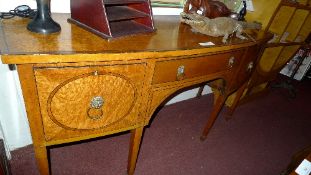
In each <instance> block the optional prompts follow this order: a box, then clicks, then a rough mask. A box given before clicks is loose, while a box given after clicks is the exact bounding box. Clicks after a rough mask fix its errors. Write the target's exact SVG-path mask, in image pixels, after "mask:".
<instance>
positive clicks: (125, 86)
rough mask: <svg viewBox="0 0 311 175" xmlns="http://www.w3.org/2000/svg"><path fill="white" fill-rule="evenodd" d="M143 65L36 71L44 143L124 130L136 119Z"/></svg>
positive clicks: (139, 119) (60, 68)
mask: <svg viewBox="0 0 311 175" xmlns="http://www.w3.org/2000/svg"><path fill="white" fill-rule="evenodd" d="M144 72H145V65H144V64H132V65H114V66H90V67H55V68H37V69H35V76H36V82H37V89H38V96H39V102H40V108H41V115H42V121H43V126H44V132H45V137H46V140H47V141H51V140H59V139H69V138H73V137H80V136H85V135H89V134H98V133H105V132H113V131H114V130H122V129H124V130H126V128H130V127H131V126H133V125H135V124H137V123H140V122H143V119H141V118H139V117H137V116H139V109H140V103H141V94H140V93H141V91H142V88H143V82H144V81H143V78H144Z"/></svg>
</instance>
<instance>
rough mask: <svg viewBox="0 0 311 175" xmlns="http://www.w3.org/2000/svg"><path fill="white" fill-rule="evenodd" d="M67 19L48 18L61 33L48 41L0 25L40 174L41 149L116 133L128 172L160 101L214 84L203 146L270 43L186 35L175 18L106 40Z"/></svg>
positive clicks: (0, 45)
mask: <svg viewBox="0 0 311 175" xmlns="http://www.w3.org/2000/svg"><path fill="white" fill-rule="evenodd" d="M68 18H69V14H53V19H55V20H56V21H57V22H58V23H59V24H60V25H61V27H62V30H61V32H59V33H56V34H50V35H40V34H36V33H31V32H29V31H27V30H26V25H27V23H28V22H29V21H28V19H22V18H13V19H9V20H2V21H1V24H0V50H1V59H2V62H3V63H4V64H15V65H17V70H18V74H19V78H20V83H21V87H22V91H23V96H24V101H25V105H26V111H27V116H28V120H29V125H30V129H31V134H32V139H33V146H34V150H35V156H36V160H37V163H38V167H39V171H40V173H41V174H44V175H46V174H49V173H51V172H50V170H49V158H48V155H47V149H48V148H49V146H52V145H57V144H63V143H68V142H74V141H79V140H85V139H90V138H95V137H100V136H105V135H109V134H114V133H119V132H123V131H131V139H130V148H129V158H128V174H130V175H132V174H134V169H135V164H136V160H137V156H138V152H139V147H140V142H141V137H142V133H143V130H144V126H146V125H148V124H149V122H150V119H151V117H152V115H153V113H154V111H155V110H156V109H157V108H158V107H159V106H160V105H161V103H163V102H164V101H165V100H166V99H167V98H169V97H170V96H171V95H172V94H174V93H175V92H176V91H179V90H182V89H184V88H186V87H191V86H194V85H198V84H202V83H205V82H210V81H213V80H217V81H214V82H216V83H214V85H215V86H217V88H218V90H219V92H220V95H218V96H217V97H215V99H214V104H213V107H212V112H211V114H210V116H206V121H202V122H206V125H205V128H204V129H203V133H202V136H201V139H202V140H204V139H205V138H206V136H207V134H208V132H209V130H210V129H211V127H212V125H213V123H214V121H215V120H216V118H217V115H218V113H219V111H220V110H221V108H222V107H223V104H224V102H225V100H226V98H227V97H228V95H230V94H232V93H233V92H236V91H237V92H243V91H244V88H245V87H246V83H247V80H248V78H249V77H250V75H251V73H252V70H253V67H254V66H255V64H256V62H257V57H258V55H259V53H260V52H261V50H262V47H263V45H264V44H265V43H266V42H267V40H268V39H270V37H271V36H269V35H266V34H264V33H263V32H261V31H251V30H250V31H246V32H247V33H248V34H247V35H245V36H246V37H248V39H247V40H241V39H238V38H236V37H234V36H232V37H230V38H229V39H228V42H227V43H226V44H224V43H222V38H221V37H219V38H215V37H210V36H206V35H202V34H199V33H193V32H192V31H191V28H190V27H189V26H188V25H185V24H182V23H180V22H179V17H178V16H154V20H155V26H156V29H157V30H156V31H155V32H154V33H148V34H139V35H133V36H126V37H122V38H118V39H115V40H109V41H108V40H105V39H102V38H100V37H98V36H96V35H94V34H92V33H90V32H88V31H86V30H84V29H82V28H80V27H78V26H76V25H74V24H70V23H68V22H67V19H68ZM207 42H210V44H208V45H207V46H202V43H203V44H206V43H207ZM200 43H201V44H200ZM198 135H199V133H198Z"/></svg>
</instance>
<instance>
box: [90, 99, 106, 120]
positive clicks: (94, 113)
mask: <svg viewBox="0 0 311 175" xmlns="http://www.w3.org/2000/svg"><path fill="white" fill-rule="evenodd" d="M103 105H104V99H103V97H100V96H96V97H93V98H92V100H91V103H90V107H89V109H88V110H87V115H88V117H89V118H90V119H93V120H97V119H100V118H102V116H103V110H102V109H101V108H102V107H103Z"/></svg>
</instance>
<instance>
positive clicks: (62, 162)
mask: <svg viewBox="0 0 311 175" xmlns="http://www.w3.org/2000/svg"><path fill="white" fill-rule="evenodd" d="M296 86H297V90H298V92H297V97H296V98H295V99H288V98H287V96H285V95H284V93H285V91H284V90H280V89H273V90H272V91H271V93H270V94H268V95H267V96H264V97H261V98H258V99H257V100H255V101H252V102H249V103H247V104H244V105H241V106H239V107H238V108H237V110H236V111H235V113H234V115H233V119H231V120H229V121H226V120H225V118H224V116H225V112H226V111H225V109H223V111H222V113H221V114H220V116H219V117H218V119H217V121H216V123H215V125H214V127H213V128H212V130H211V132H210V134H209V135H208V138H207V139H206V140H205V141H204V142H201V141H200V139H199V137H200V134H201V131H202V129H203V126H204V124H205V122H206V120H207V117H208V114H209V112H210V108H211V103H212V102H213V99H212V95H207V96H203V97H202V98H201V99H191V100H187V101H184V102H180V103H176V104H173V105H170V106H166V107H164V108H162V110H160V112H159V113H158V114H157V115H156V116H155V118H154V120H153V121H152V123H151V125H150V127H149V128H146V130H145V134H144V139H143V142H142V146H141V151H140V155H139V159H138V162H137V168H136V173H135V175H278V174H280V173H281V171H282V170H284V169H285V168H286V166H287V165H288V163H289V162H290V160H291V156H292V154H294V153H295V152H297V151H299V150H301V149H302V148H304V147H306V146H309V145H311V105H310V104H311V103H310V102H311V88H310V87H311V82H310V80H309V81H304V82H303V83H299V84H297V85H296ZM129 136H130V135H129V134H128V133H125V134H121V135H119V136H115V137H105V138H102V139H97V140H92V141H88V142H83V143H78V144H71V145H67V146H63V147H56V148H51V149H50V158H51V166H52V174H53V175H86V174H89V175H124V174H126V167H127V151H128V142H129ZM12 154H13V159H12V160H11V169H12V172H13V175H23V174H25V175H35V174H39V173H38V171H37V170H36V164H35V160H34V153H33V148H32V146H28V147H25V148H22V149H19V150H16V151H14V152H13V153H12Z"/></svg>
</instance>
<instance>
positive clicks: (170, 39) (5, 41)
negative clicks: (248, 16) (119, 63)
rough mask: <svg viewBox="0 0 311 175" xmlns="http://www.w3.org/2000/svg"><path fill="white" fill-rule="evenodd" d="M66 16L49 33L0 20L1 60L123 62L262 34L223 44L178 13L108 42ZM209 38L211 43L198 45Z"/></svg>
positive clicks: (261, 35) (187, 51) (20, 21)
mask: <svg viewBox="0 0 311 175" xmlns="http://www.w3.org/2000/svg"><path fill="white" fill-rule="evenodd" d="M69 17H70V14H53V19H54V20H55V21H57V22H58V23H59V24H60V25H61V32H59V33H55V34H49V35H42V34H37V33H32V32H30V31H28V30H27V29H26V26H27V24H28V22H29V19H23V18H18V17H16V18H13V19H9V20H2V21H1V22H0V53H1V57H2V62H3V63H7V64H26V63H57V62H83V61H107V60H118V59H120V54H122V59H123V60H130V59H141V58H158V57H168V56H180V55H193V54H200V53H207V52H216V51H223V50H231V49H235V48H241V47H247V46H250V45H254V43H255V42H254V40H256V41H260V40H262V39H264V38H267V37H266V36H265V35H264V33H263V32H262V31H260V32H250V33H249V36H252V38H253V39H250V38H249V39H247V40H241V39H238V38H236V37H230V38H229V39H228V42H227V43H226V44H223V43H222V42H221V39H222V38H221V37H210V36H207V35H203V34H199V33H194V32H192V31H191V28H190V27H189V26H188V25H186V24H183V23H180V21H179V16H154V22H155V27H156V29H157V30H156V31H155V32H153V33H147V34H138V35H132V36H125V37H121V38H117V39H112V40H107V39H103V38H101V37H99V36H97V35H95V34H92V33H90V32H88V31H86V30H84V29H82V28H80V27H78V26H76V25H74V24H71V23H68V22H67V19H68V18H69ZM209 41H210V42H213V43H214V44H215V45H213V46H201V45H200V44H199V43H205V42H209ZM94 54H96V56H95V57H94ZM51 55H52V56H53V57H51ZM55 55H57V56H55ZM66 55H71V56H70V57H68V56H66Z"/></svg>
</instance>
